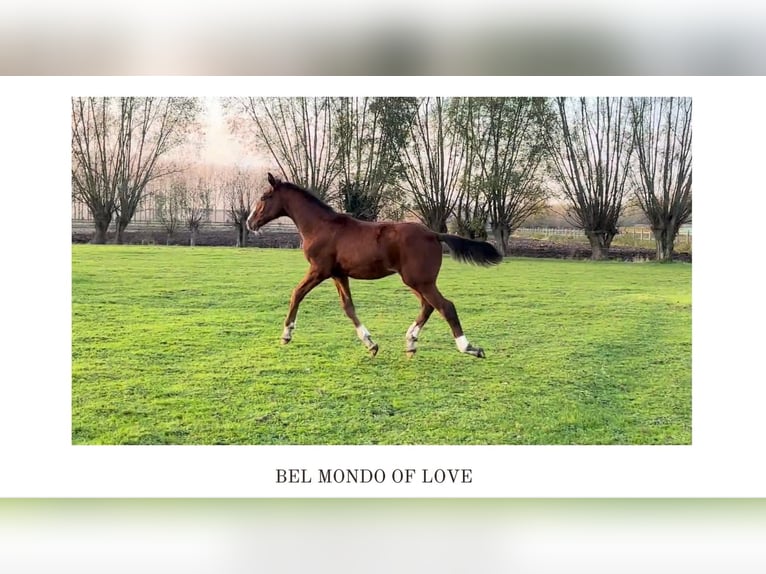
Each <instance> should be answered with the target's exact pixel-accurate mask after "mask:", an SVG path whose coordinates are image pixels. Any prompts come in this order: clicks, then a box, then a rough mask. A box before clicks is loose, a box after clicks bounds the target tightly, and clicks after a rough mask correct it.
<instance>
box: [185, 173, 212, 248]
mask: <svg viewBox="0 0 766 574" xmlns="http://www.w3.org/2000/svg"><path fill="white" fill-rule="evenodd" d="M212 204H213V187H212V184H211V183H210V182H209V181H207V180H206V179H204V178H202V177H200V178H198V179H197V182H196V185H194V186H188V187H187V188H186V194H185V195H184V197H183V204H182V213H183V220H184V223H185V225H186V227H187V228H188V229H189V245H190V246H192V247H194V246H195V245H196V244H197V237H198V236H199V230H200V227H202V224H203V223H204V222H205V221H207V220H209V219H210V211H211V209H212Z"/></svg>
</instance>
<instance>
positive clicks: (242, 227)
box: [221, 167, 259, 247]
mask: <svg viewBox="0 0 766 574" xmlns="http://www.w3.org/2000/svg"><path fill="white" fill-rule="evenodd" d="M221 192H222V193H221V194H222V198H223V201H224V205H225V206H226V212H227V215H228V219H229V221H230V222H231V224H232V225H233V226H234V228H235V229H236V230H237V247H245V246H247V237H248V234H249V233H250V231H249V230H248V228H247V217H248V216H249V215H250V212H252V210H253V208H254V207H255V204H256V202H257V201H258V196H259V194H258V188H257V185H256V183H255V180H254V177H253V175H252V174H251V173H250V172H248V171H247V170H245V169H243V168H241V167H237V168H235V169H234V170H232V171H231V172H230V173H229V174H228V175H226V176H224V178H223V181H222V182H221Z"/></svg>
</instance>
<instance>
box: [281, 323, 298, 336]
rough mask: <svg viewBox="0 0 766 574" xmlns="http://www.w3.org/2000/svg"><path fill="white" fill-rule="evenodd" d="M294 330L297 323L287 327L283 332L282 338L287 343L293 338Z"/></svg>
mask: <svg viewBox="0 0 766 574" xmlns="http://www.w3.org/2000/svg"><path fill="white" fill-rule="evenodd" d="M293 329H295V321H293V322H292V323H290V324H289V325H286V326H285V330H284V331H282V338H283V339H284V340H285V341H289V340H290V339H292V338H293Z"/></svg>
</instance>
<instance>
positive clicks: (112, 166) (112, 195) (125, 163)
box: [72, 97, 200, 243]
mask: <svg viewBox="0 0 766 574" xmlns="http://www.w3.org/2000/svg"><path fill="white" fill-rule="evenodd" d="M199 109H200V104H199V102H198V100H196V99H195V98H136V97H126V98H122V97H121V98H92V97H89V98H73V99H72V192H73V195H74V196H75V197H76V198H77V199H79V200H80V201H82V202H84V203H85V204H86V205H87V206H88V208H89V209H90V211H91V213H92V215H93V219H94V221H95V225H96V233H95V235H94V238H93V242H94V243H105V242H106V232H107V229H108V227H109V223H110V222H111V220H112V217H114V216H115V215H116V216H117V235H116V239H115V241H116V242H117V243H121V242H122V233H123V231H124V230H125V228H126V227H127V225H128V223H130V220H131V219H132V218H133V215H134V213H135V211H136V208H137V207H138V205H139V203H140V201H141V198H142V197H143V194H144V191H145V190H146V186H147V185H148V184H149V183H150V182H151V181H153V180H155V179H157V178H160V177H163V176H165V175H167V174H169V173H173V172H174V171H175V168H174V167H173V166H172V165H171V164H170V163H169V162H165V163H163V162H162V160H163V158H165V157H166V156H167V154H168V152H169V151H170V150H172V149H173V148H175V147H178V146H179V145H181V144H182V143H183V142H184V141H185V140H186V136H187V135H188V132H189V130H190V129H191V128H192V126H193V125H194V121H195V119H196V117H197V114H198V112H199Z"/></svg>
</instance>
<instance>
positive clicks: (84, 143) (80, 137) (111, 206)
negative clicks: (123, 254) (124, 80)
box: [72, 98, 117, 243]
mask: <svg viewBox="0 0 766 574" xmlns="http://www.w3.org/2000/svg"><path fill="white" fill-rule="evenodd" d="M114 123H115V122H114V119H113V117H112V113H111V100H110V98H72V196H73V197H74V198H76V199H78V200H80V201H82V202H83V203H84V204H85V205H86V206H87V207H88V210H89V211H90V213H91V215H92V216H93V222H94V225H95V228H96V230H95V234H94V236H93V239H92V240H91V241H92V242H93V243H106V234H107V231H108V229H109V225H110V224H111V222H112V217H113V216H114V212H115V209H116V197H117V169H116V165H115V164H116V160H117V157H116V154H115V153H114V149H113V148H114V143H113V141H112V139H113V138H112V135H111V134H112V132H113V131H114V129H115V126H114Z"/></svg>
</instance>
